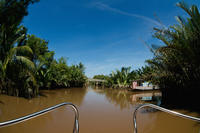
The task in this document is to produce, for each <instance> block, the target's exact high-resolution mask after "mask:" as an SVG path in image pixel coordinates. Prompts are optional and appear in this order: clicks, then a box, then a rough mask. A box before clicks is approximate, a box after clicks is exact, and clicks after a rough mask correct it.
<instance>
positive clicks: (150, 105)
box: [133, 104, 200, 133]
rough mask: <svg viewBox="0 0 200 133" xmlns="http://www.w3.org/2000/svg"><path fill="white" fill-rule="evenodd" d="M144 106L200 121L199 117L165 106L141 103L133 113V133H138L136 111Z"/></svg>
mask: <svg viewBox="0 0 200 133" xmlns="http://www.w3.org/2000/svg"><path fill="white" fill-rule="evenodd" d="M145 107H150V108H153V109H157V110H159V111H163V112H165V113H168V114H171V115H174V116H178V117H182V118H185V119H189V120H192V121H196V122H200V118H196V117H193V116H188V115H185V114H181V113H179V112H175V111H172V110H169V109H166V108H163V107H160V106H157V105H154V104H142V105H140V106H138V107H137V108H136V109H135V111H134V113H133V123H134V133H138V130H137V112H138V110H140V109H142V108H145Z"/></svg>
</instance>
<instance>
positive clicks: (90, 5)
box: [23, 0, 200, 77]
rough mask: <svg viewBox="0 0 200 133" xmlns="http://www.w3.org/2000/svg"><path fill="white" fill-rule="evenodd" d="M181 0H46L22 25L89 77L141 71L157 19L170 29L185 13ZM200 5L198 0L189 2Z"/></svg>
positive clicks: (148, 52) (42, 1)
mask: <svg viewBox="0 0 200 133" xmlns="http://www.w3.org/2000/svg"><path fill="white" fill-rule="evenodd" d="M177 2H178V1H176V0H162V1H161V0H148V1H147V0H56V1H55V0H41V1H40V2H39V3H36V4H34V5H31V6H30V8H29V15H28V16H26V17H25V18H24V20H23V24H24V25H25V26H26V27H27V28H28V32H29V34H35V35H36V36H38V37H40V38H43V39H45V40H48V41H49V48H50V50H53V51H55V53H56V54H55V58H56V59H58V58H60V57H62V56H63V57H66V58H68V64H69V65H70V64H77V63H79V62H80V61H81V62H82V63H83V64H84V65H85V67H86V71H85V72H86V75H87V76H88V77H92V76H93V75H96V74H109V73H110V72H111V71H112V70H115V69H120V68H121V67H122V66H131V67H132V68H133V69H137V68H139V67H141V66H144V65H145V63H144V61H145V60H146V59H149V58H151V57H152V54H151V52H150V51H149V49H148V47H147V45H145V43H147V44H149V45H151V44H158V43H160V42H159V41H158V40H155V39H154V38H152V33H153V27H158V26H159V25H160V24H159V23H158V21H157V20H158V19H159V20H161V22H162V23H163V24H164V25H165V26H166V27H167V26H169V25H172V24H176V21H175V18H174V16H177V15H182V16H184V15H185V13H184V12H183V11H182V10H181V9H180V8H178V7H176V3H177ZM185 2H186V3H188V4H189V5H191V4H196V5H200V2H198V0H185Z"/></svg>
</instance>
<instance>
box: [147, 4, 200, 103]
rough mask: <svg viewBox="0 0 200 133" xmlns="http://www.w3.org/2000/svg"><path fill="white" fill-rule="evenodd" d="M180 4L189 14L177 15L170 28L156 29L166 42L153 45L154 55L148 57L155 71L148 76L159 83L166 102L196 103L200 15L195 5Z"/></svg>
mask: <svg viewBox="0 0 200 133" xmlns="http://www.w3.org/2000/svg"><path fill="white" fill-rule="evenodd" d="M177 6H179V7H181V8H182V9H183V10H184V11H185V12H186V13H187V17H185V18H184V17H180V16H178V17H176V19H177V21H178V24H176V25H173V26H170V27H169V28H167V29H166V28H160V29H159V28H155V34H154V37H155V38H157V39H159V40H161V41H162V42H163V45H161V46H155V45H154V46H153V48H152V50H153V52H154V57H153V59H151V60H147V63H148V64H149V66H150V67H151V68H152V71H151V73H150V74H149V76H147V77H146V78H147V79H148V80H151V81H152V82H153V83H155V84H159V86H160V87H161V88H162V91H163V97H164V98H167V99H168V100H166V101H174V102H176V101H177V102H179V103H182V104H185V103H184V102H186V101H189V102H190V103H191V104H193V103H196V101H198V99H197V98H198V94H199V93H198V92H199V88H200V82H199V81H200V14H199V10H198V8H197V6H195V5H192V6H191V7H188V6H187V5H186V4H185V3H183V2H181V3H178V4H177ZM170 98H171V99H172V100H169V99H170ZM174 99H176V100H174ZM181 101H182V102H181ZM191 101H193V102H191Z"/></svg>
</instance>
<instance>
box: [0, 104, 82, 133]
mask: <svg viewBox="0 0 200 133" xmlns="http://www.w3.org/2000/svg"><path fill="white" fill-rule="evenodd" d="M62 106H70V107H71V108H72V109H73V111H74V113H75V120H74V127H73V133H79V113H78V109H77V107H76V106H75V105H74V104H72V103H67V102H64V103H61V104H57V105H55V106H52V107H49V108H47V109H44V110H42V111H39V112H35V113H33V114H30V115H27V116H24V117H20V118H18V119H14V120H9V121H5V122H1V123H0V128H1V127H6V126H11V125H14V124H17V123H21V122H24V121H26V120H29V119H32V118H34V117H38V116H40V115H43V114H45V113H48V112H51V111H53V110H55V109H57V108H60V107H62Z"/></svg>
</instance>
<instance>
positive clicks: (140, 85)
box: [131, 80, 159, 91]
mask: <svg viewBox="0 0 200 133" xmlns="http://www.w3.org/2000/svg"><path fill="white" fill-rule="evenodd" d="M141 81H142V80H138V81H133V82H132V85H131V88H132V89H131V90H141V91H147V90H158V89H159V87H158V86H157V85H153V84H151V83H150V82H146V81H143V82H141Z"/></svg>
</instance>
